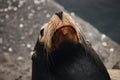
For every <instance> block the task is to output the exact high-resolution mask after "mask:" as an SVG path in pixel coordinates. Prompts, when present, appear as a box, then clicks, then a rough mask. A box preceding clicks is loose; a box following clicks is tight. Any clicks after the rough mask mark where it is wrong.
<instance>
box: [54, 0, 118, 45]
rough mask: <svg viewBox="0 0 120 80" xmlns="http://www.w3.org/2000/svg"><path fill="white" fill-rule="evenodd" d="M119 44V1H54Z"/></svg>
mask: <svg viewBox="0 0 120 80" xmlns="http://www.w3.org/2000/svg"><path fill="white" fill-rule="evenodd" d="M56 2H58V3H59V4H61V5H62V6H64V8H65V9H66V10H67V11H69V12H75V14H76V15H77V16H80V17H81V18H83V19H84V20H86V21H88V22H89V23H90V24H92V25H93V26H95V27H96V28H97V29H98V30H99V31H100V32H102V33H104V34H106V35H107V36H109V37H110V38H111V39H113V40H114V41H116V42H117V43H119V44H120V0H56Z"/></svg>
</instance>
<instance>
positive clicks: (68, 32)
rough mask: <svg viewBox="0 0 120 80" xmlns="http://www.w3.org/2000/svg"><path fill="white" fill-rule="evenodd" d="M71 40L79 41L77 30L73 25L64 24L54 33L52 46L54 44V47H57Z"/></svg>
mask: <svg viewBox="0 0 120 80" xmlns="http://www.w3.org/2000/svg"><path fill="white" fill-rule="evenodd" d="M69 41H70V42H74V43H78V38H77V34H76V31H75V29H74V28H73V27H72V26H63V27H60V28H59V29H57V30H56V32H55V33H54V35H53V37H52V46H54V49H57V48H59V46H60V45H61V44H62V43H64V42H69Z"/></svg>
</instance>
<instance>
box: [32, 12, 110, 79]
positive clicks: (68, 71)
mask: <svg viewBox="0 0 120 80" xmlns="http://www.w3.org/2000/svg"><path fill="white" fill-rule="evenodd" d="M32 61H33V62H32V80H111V79H110V76H109V74H108V72H107V70H106V68H105V66H104V64H103V63H102V61H101V60H100V58H99V57H98V55H97V53H96V52H95V51H94V50H93V48H92V46H91V45H90V44H89V43H88V41H86V39H85V37H84V34H83V33H82V32H81V30H80V29H79V27H78V26H77V25H76V24H75V22H74V20H73V19H72V18H71V17H70V16H69V14H67V13H65V12H59V13H55V14H54V15H53V16H52V18H51V19H50V21H49V22H48V23H46V24H45V25H44V26H43V27H42V28H41V30H40V35H39V38H38V40H37V43H36V45H35V48H34V54H33V55H32Z"/></svg>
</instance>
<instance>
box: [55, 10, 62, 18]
mask: <svg viewBox="0 0 120 80" xmlns="http://www.w3.org/2000/svg"><path fill="white" fill-rule="evenodd" d="M56 15H57V16H58V17H59V18H60V19H61V20H62V18H63V12H62V11H60V12H58V13H56Z"/></svg>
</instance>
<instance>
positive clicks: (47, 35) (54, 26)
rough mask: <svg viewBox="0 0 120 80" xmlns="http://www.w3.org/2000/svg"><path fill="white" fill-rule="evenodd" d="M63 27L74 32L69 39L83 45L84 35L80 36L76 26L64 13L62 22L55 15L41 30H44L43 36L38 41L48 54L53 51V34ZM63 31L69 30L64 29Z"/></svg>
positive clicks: (80, 33)
mask: <svg viewBox="0 0 120 80" xmlns="http://www.w3.org/2000/svg"><path fill="white" fill-rule="evenodd" d="M63 26H65V27H67V26H71V27H72V28H73V29H74V30H75V31H76V32H74V34H72V33H71V34H72V35H71V34H70V35H69V37H71V39H73V41H74V40H75V41H77V42H78V43H83V41H84V35H83V34H82V32H81V31H80V29H79V28H78V26H77V25H76V24H75V22H74V21H73V20H72V18H71V17H70V16H69V15H68V14H67V13H65V12H64V13H63V19H62V20H61V19H60V18H59V17H58V16H57V15H56V14H54V15H53V16H52V18H51V19H50V21H49V23H47V24H45V25H44V26H43V27H42V28H41V29H44V36H40V37H39V41H40V42H43V43H44V45H45V48H46V49H47V51H48V52H51V51H52V50H53V49H54V46H53V45H52V37H53V35H54V33H55V32H56V31H57V30H58V29H60V28H61V27H63ZM63 30H64V29H63ZM65 31H69V30H67V29H66V30H65ZM58 35H60V34H57V36H58ZM67 36H68V35H67ZM73 36H74V37H73ZM61 38H62V37H61ZM58 43H59V42H58Z"/></svg>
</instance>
